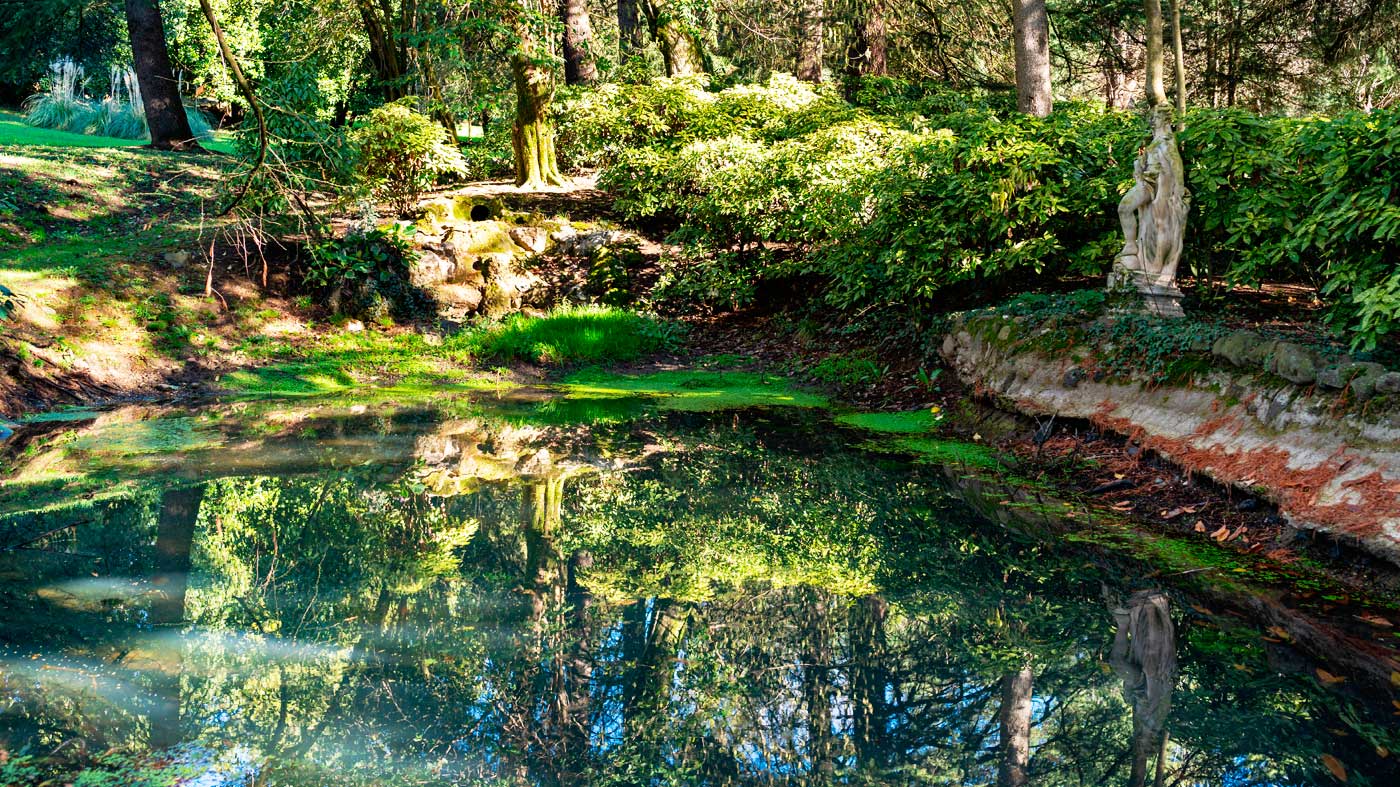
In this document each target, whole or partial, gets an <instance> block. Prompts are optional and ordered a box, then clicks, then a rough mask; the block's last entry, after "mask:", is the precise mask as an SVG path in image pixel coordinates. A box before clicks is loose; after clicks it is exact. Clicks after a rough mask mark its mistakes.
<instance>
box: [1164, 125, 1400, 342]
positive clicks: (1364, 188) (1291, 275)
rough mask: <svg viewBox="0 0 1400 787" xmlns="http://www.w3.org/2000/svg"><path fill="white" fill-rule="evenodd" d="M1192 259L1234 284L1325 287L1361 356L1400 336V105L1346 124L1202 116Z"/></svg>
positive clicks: (1193, 168) (1194, 168) (1186, 142)
mask: <svg viewBox="0 0 1400 787" xmlns="http://www.w3.org/2000/svg"><path fill="white" fill-rule="evenodd" d="M1182 149H1183V155H1184V156H1185V158H1186V161H1187V166H1188V172H1189V175H1190V178H1189V182H1188V185H1189V186H1190V187H1191V189H1192V193H1193V195H1194V199H1195V207H1194V209H1193V210H1192V215H1191V219H1192V222H1193V226H1191V227H1190V233H1191V234H1190V236H1189V237H1188V242H1189V245H1188V247H1187V252H1186V253H1187V254H1188V255H1193V254H1194V255H1199V256H1200V257H1201V258H1204V259H1206V260H1207V261H1209V262H1210V264H1211V265H1212V267H1213V269H1214V270H1215V271H1217V272H1223V273H1224V275H1226V276H1228V277H1229V278H1230V279H1231V280H1232V281H1235V282H1239V283H1246V284H1255V283H1259V282H1263V281H1278V280H1292V281H1304V282H1308V283H1315V284H1320V285H1321V287H1322V293H1323V295H1324V296H1325V297H1326V299H1327V302H1328V315H1329V317H1328V318H1329V321H1330V323H1331V324H1332V325H1333V327H1334V328H1336V329H1338V330H1339V331H1343V332H1345V333H1347V334H1348V335H1349V337H1350V339H1351V341H1352V343H1353V345H1354V346H1355V347H1356V348H1359V349H1360V348H1374V347H1375V346H1376V343H1377V342H1378V341H1379V340H1380V339H1381V337H1383V336H1385V335H1387V334H1390V333H1392V332H1394V331H1395V330H1396V329H1397V328H1400V319H1397V316H1400V283H1392V279H1393V278H1394V276H1395V264H1396V260H1397V259H1400V194H1397V192H1396V190H1395V188H1394V185H1393V184H1395V183H1396V182H1397V181H1398V180H1400V156H1397V155H1396V153H1397V152H1400V108H1391V109H1382V110H1376V111H1375V112H1371V113H1363V112H1351V113H1347V114H1345V115H1341V116H1339V117H1336V118H1330V119H1328V118H1311V119H1306V120H1292V119H1281V118H1261V117H1258V116H1255V115H1251V114H1249V113H1246V112H1242V111H1201V112H1196V113H1193V114H1192V115H1191V116H1190V118H1189V122H1188V124H1187V128H1186V131H1185V133H1184V134H1183V135H1182Z"/></svg>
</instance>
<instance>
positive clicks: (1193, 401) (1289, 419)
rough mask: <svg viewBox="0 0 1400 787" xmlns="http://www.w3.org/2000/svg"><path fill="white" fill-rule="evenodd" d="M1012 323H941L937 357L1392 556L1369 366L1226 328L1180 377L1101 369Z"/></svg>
mask: <svg viewBox="0 0 1400 787" xmlns="http://www.w3.org/2000/svg"><path fill="white" fill-rule="evenodd" d="M1035 338H1036V337H1035V336H1034V331H1032V330H1029V329H1027V328H1026V327H1025V326H1024V325H1023V324H1021V323H1019V322H1018V321H1017V320H1014V319H1011V318H1008V317H1004V316H1000V315H981V316H978V317H975V318H968V319H963V320H959V321H957V322H955V323H954V325H953V326H952V328H951V330H950V332H949V333H948V335H947V336H946V337H945V339H944V342H943V346H942V354H943V357H944V359H945V360H946V361H947V362H948V364H949V365H950V366H951V367H952V368H953V369H954V370H955V371H956V372H957V374H958V376H959V377H960V378H961V379H962V380H963V381H964V382H965V383H967V384H969V385H971V386H973V387H974V388H975V389H977V390H978V391H979V392H982V393H985V394H987V395H989V396H990V397H991V398H993V399H994V400H995V401H997V402H998V403H999V404H1001V405H1003V406H1005V407H1009V408H1013V409H1015V410H1018V411H1020V412H1023V413H1026V414H1031V415H1048V414H1056V415H1059V416H1061V417H1069V418H1082V419H1087V420H1089V421H1091V422H1093V423H1094V424H1096V425H1097V426H1099V427H1100V428H1102V429H1105V430H1110V431H1113V432H1117V433H1120V434H1124V435H1127V436H1129V437H1131V438H1132V439H1134V440H1136V441H1138V443H1139V444H1140V445H1142V446H1143V447H1144V448H1146V449H1150V450H1154V451H1157V452H1158V453H1160V454H1162V455H1163V456H1166V457H1167V458H1169V459H1171V460H1172V461H1173V462H1176V463H1178V464H1179V465H1181V466H1183V467H1184V468H1186V469H1189V470H1192V471H1196V472H1201V473H1204V474H1206V475H1208V476H1210V477H1211V478H1214V479H1216V480H1217V481H1220V482H1222V483H1226V484H1230V485H1233V486H1236V487H1238V488H1241V489H1244V490H1247V491H1249V492H1250V493H1251V494H1255V495H1259V496H1262V497H1264V498H1266V499H1268V500H1270V501H1272V502H1274V503H1276V504H1277V505H1278V506H1279V509H1280V512H1281V513H1282V514H1283V515H1284V516H1286V517H1287V518H1288V519H1289V520H1290V522H1291V523H1292V524H1294V526H1296V527H1300V528H1304V529H1312V530H1317V531H1321V532H1324V533H1327V534H1329V535H1332V536H1335V537H1339V538H1341V539H1343V540H1348V541H1353V542H1355V543H1356V544H1358V545H1359V546H1360V547H1362V548H1363V549H1365V550H1367V551H1369V552H1371V553H1372V554H1375V555H1377V556H1380V557H1384V558H1386V559H1388V560H1390V561H1392V562H1395V563H1398V564H1400V407H1397V406H1396V402H1395V400H1394V398H1392V397H1389V396H1386V395H1384V394H1385V393H1386V392H1387V391H1388V390H1389V388H1390V387H1391V386H1392V385H1394V384H1395V383H1398V382H1400V375H1395V374H1394V373H1390V372H1386V371H1385V370H1384V369H1382V368H1380V367H1377V366H1375V365H1367V364H1355V363H1349V362H1343V363H1338V364H1333V365H1330V366H1324V365H1322V363H1321V359H1320V358H1317V357H1316V356H1315V355H1314V354H1311V351H1307V350H1306V349H1304V348H1299V347H1298V346H1297V345H1291V344H1288V345H1287V346H1280V345H1281V344H1286V343H1279V342H1269V341H1266V340H1265V339H1264V338H1263V337H1259V336H1257V335H1249V336H1242V335H1240V334H1238V333H1237V334H1231V335H1229V336H1226V337H1224V338H1222V339H1221V340H1219V341H1217V342H1215V346H1214V347H1213V348H1211V352H1212V355H1213V356H1214V359H1215V360H1216V363H1215V364H1214V365H1212V366H1211V368H1210V369H1209V370H1207V371H1204V372H1201V373H1199V374H1197V375H1196V376H1195V377H1194V379H1193V380H1192V381H1191V382H1190V383H1186V384H1175V385H1163V386H1157V385H1151V384H1148V383H1146V382H1144V381H1142V380H1134V379H1118V378H1110V377H1108V376H1106V375H1104V374H1102V373H1100V372H1096V371H1095V370H1094V369H1091V368H1086V366H1085V365H1083V364H1082V363H1077V362H1076V361H1075V359H1076V358H1085V357H1088V356H1090V355H1092V353H1090V352H1088V351H1087V349H1086V348H1079V349H1077V350H1076V349H1073V348H1072V349H1070V350H1066V351H1063V352H1056V353H1053V357H1051V356H1050V355H1048V354H1046V353H1044V352H1041V351H1038V350H1036V349H1035V347H1034V345H1035V342H1034V339H1035Z"/></svg>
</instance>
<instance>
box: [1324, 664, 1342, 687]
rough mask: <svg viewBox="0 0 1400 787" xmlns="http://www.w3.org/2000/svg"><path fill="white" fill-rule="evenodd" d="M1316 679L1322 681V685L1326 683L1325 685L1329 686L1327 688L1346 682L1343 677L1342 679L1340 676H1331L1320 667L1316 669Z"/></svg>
mask: <svg viewBox="0 0 1400 787" xmlns="http://www.w3.org/2000/svg"><path fill="white" fill-rule="evenodd" d="M1317 679H1318V680H1320V681H1322V682H1323V683H1326V684H1327V685H1329V686H1330V685H1332V684H1334V683H1345V682H1346V678H1344V677H1342V676H1340V675H1333V674H1332V673H1330V672H1328V671H1327V670H1325V669H1323V668H1321V667H1318V668H1317Z"/></svg>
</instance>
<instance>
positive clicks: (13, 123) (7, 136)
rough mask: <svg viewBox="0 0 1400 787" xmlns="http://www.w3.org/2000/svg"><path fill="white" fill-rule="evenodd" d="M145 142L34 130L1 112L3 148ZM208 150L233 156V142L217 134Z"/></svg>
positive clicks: (133, 145) (122, 145) (13, 115)
mask: <svg viewBox="0 0 1400 787" xmlns="http://www.w3.org/2000/svg"><path fill="white" fill-rule="evenodd" d="M145 144H146V143H145V142H144V141H143V140H139V139H118V138H116V137H98V136H94V135H91V134H74V133H71V132H68V131H54V130H53V129H47V128H35V127H33V126H30V125H28V124H26V123H25V122H24V118H22V117H21V116H20V115H19V113H17V112H10V111H6V110H0V145H43V146H46V147H64V148H139V147H144V146H145ZM202 144H203V145H204V147H205V148H206V149H207V150H212V151H215V152H218V153H229V154H232V153H233V140H232V139H230V138H229V136H228V133H227V132H223V131H216V132H214V140H213V141H212V142H205V143H202Z"/></svg>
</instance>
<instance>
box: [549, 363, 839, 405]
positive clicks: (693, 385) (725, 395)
mask: <svg viewBox="0 0 1400 787" xmlns="http://www.w3.org/2000/svg"><path fill="white" fill-rule="evenodd" d="M561 387H562V388H563V389H564V391H565V392H566V393H567V395H568V396H569V397H571V398H579V399H608V398H623V397H630V396H644V397H651V398H654V399H656V400H657V405H658V406H659V407H661V408H663V409H667V410H686V411H693V412H705V411H711V410H725V409H730V408H736V407H825V406H826V405H827V400H826V399H825V398H824V397H821V396H818V395H816V394H812V393H807V392H805V391H799V390H797V389H796V388H794V387H793V385H792V382H791V381H790V380H788V379H786V378H784V377H777V376H774V375H768V374H759V373H756V372H723V371H708V370H687V369H667V370H663V371H659V372H651V373H648V374H635V375H634V374H619V373H614V372H605V371H602V370H598V369H590V370H585V371H583V372H579V373H577V374H574V375H571V376H569V377H567V378H565V379H564V381H563V383H562V384H561Z"/></svg>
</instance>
